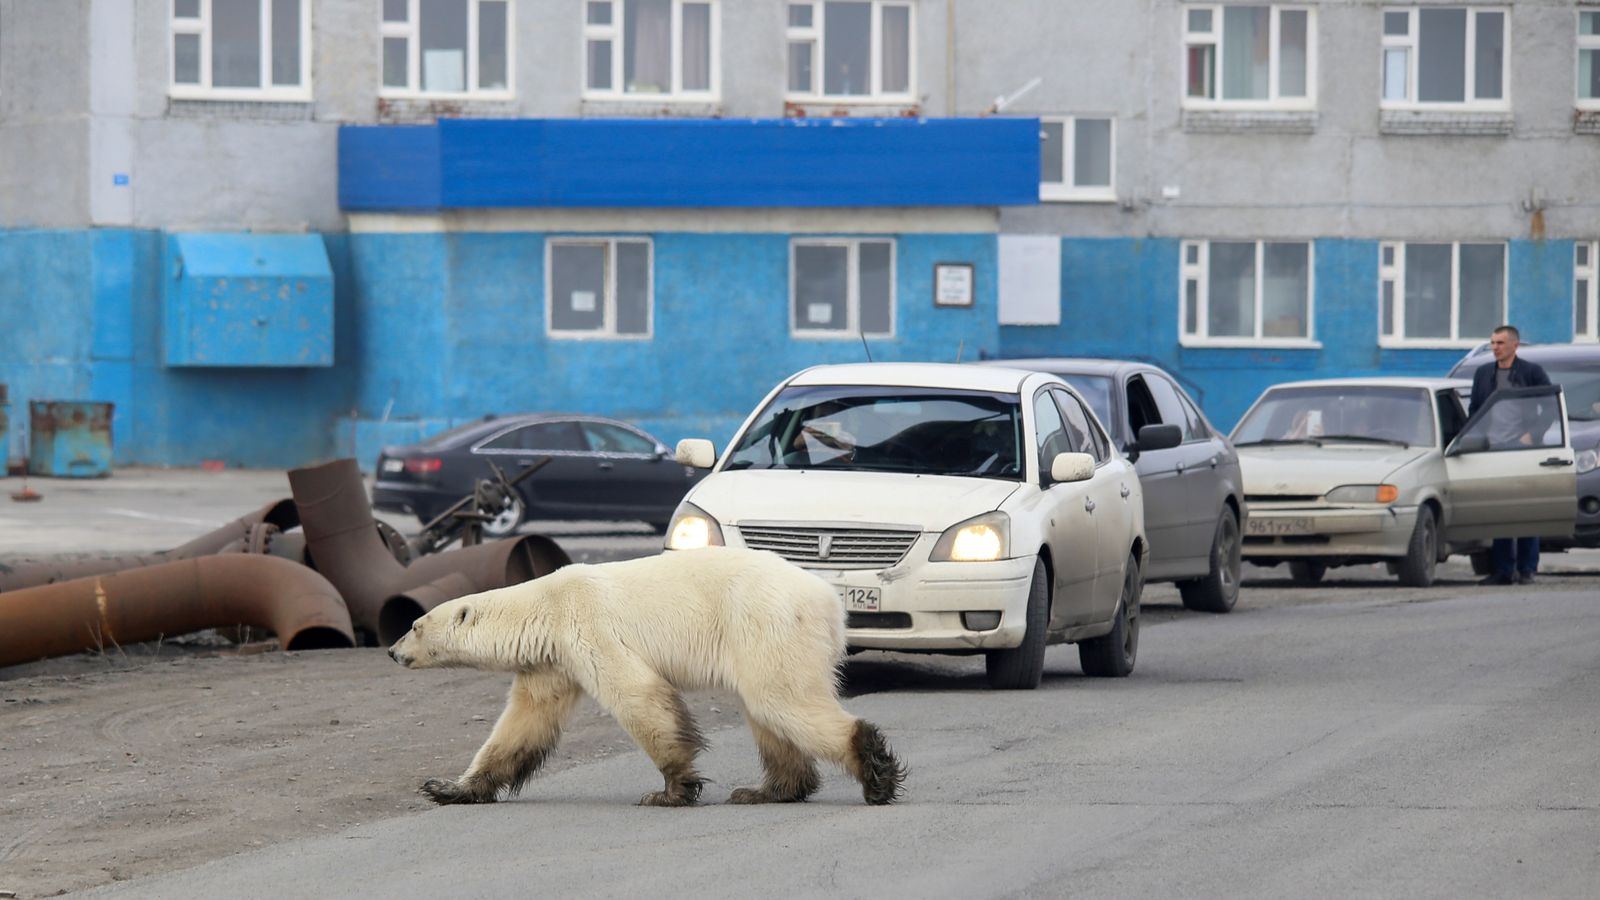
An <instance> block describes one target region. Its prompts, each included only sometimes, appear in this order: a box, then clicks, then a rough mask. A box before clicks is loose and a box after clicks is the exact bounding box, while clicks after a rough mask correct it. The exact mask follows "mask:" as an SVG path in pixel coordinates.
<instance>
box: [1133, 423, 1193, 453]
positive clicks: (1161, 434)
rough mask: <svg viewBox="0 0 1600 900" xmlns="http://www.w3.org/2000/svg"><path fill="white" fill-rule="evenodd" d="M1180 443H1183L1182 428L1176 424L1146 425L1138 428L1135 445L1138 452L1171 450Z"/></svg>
mask: <svg viewBox="0 0 1600 900" xmlns="http://www.w3.org/2000/svg"><path fill="white" fill-rule="evenodd" d="M1181 443H1183V429H1182V428H1179V427H1178V426H1176V425H1170V424H1165V425H1146V426H1144V427H1143V428H1141V429H1139V441H1138V444H1137V447H1138V450H1139V452H1140V453H1148V452H1150V451H1151V450H1171V449H1172V448H1173V447H1176V446H1178V445H1179V444H1181Z"/></svg>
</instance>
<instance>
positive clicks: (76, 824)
mask: <svg viewBox="0 0 1600 900" xmlns="http://www.w3.org/2000/svg"><path fill="white" fill-rule="evenodd" d="M1590 553H1591V554H1593V553H1594V551H1590ZM1558 559H1559V558H1558ZM1586 562H1590V563H1592V562H1600V557H1597V558H1596V559H1595V560H1592V561H1586ZM1552 568H1554V567H1552ZM1585 569H1586V571H1572V572H1566V573H1552V574H1551V575H1550V576H1541V578H1540V583H1539V584H1538V585H1537V586H1536V587H1535V588H1534V590H1539V591H1544V590H1564V591H1571V590H1578V591H1585V592H1593V594H1594V595H1595V596H1600V574H1596V573H1597V571H1600V565H1593V564H1589V565H1586V566H1585ZM1329 578H1330V581H1329V583H1327V584H1325V585H1322V586H1319V587H1317V588H1294V587H1291V586H1290V585H1289V583H1288V580H1287V579H1286V578H1283V577H1281V570H1280V574H1274V575H1273V576H1271V577H1269V578H1261V579H1258V580H1255V581H1252V582H1247V584H1246V593H1245V594H1244V595H1243V596H1242V597H1241V600H1240V609H1239V611H1237V612H1236V613H1235V614H1234V615H1248V614H1249V610H1250V609H1251V608H1266V607H1281V606H1298V605H1303V604H1310V603H1330V602H1349V601H1352V600H1371V599H1376V598H1381V599H1383V600H1384V601H1386V602H1394V603H1409V602H1428V601H1430V600H1436V599H1442V598H1444V597H1447V596H1452V595H1456V594H1458V593H1460V592H1461V591H1470V590H1473V587H1472V586H1471V585H1472V580H1473V576H1472V574H1471V571H1470V569H1468V568H1467V567H1466V566H1465V564H1464V563H1460V562H1454V561H1452V563H1450V564H1448V565H1446V566H1443V567H1441V583H1440V584H1438V585H1436V586H1435V587H1433V588H1422V589H1405V588H1398V587H1395V586H1394V582H1393V580H1392V579H1390V578H1387V577H1384V576H1383V575H1381V574H1380V572H1379V570H1378V569H1377V568H1376V567H1368V568H1367V569H1362V570H1338V574H1337V575H1334V574H1330V576H1329ZM1145 603H1146V606H1145V611H1144V619H1143V621H1144V622H1145V625H1146V627H1149V626H1159V625H1160V623H1162V622H1164V621H1171V620H1172V619H1175V618H1179V617H1182V616H1190V615H1200V614H1195V613H1188V612H1186V611H1185V610H1183V609H1182V607H1181V606H1179V605H1178V604H1177V596H1176V591H1174V590H1173V589H1172V587H1171V586H1170V585H1151V586H1149V587H1148V588H1147V589H1146V594H1145ZM909 660H915V662H910V661H909ZM924 661H926V662H924ZM935 661H940V662H935ZM885 663H886V664H885ZM913 667H915V668H918V669H922V670H923V672H924V673H931V675H927V676H926V677H933V678H936V679H945V680H946V681H945V682H944V683H947V684H948V683H952V682H950V681H948V680H949V679H954V683H958V684H960V685H961V686H962V687H963V689H965V688H966V687H968V686H969V685H970V687H971V688H972V689H975V690H981V678H980V677H979V676H978V673H979V672H981V670H982V663H981V660H975V659H968V658H962V657H906V656H903V655H898V654H863V655H862V656H860V657H853V658H852V661H851V665H850V666H849V667H848V668H847V672H846V677H847V690H848V691H849V692H852V693H859V692H861V691H863V690H868V691H870V690H894V689H896V688H898V687H902V686H905V685H908V684H910V682H903V681H902V679H904V678H907V677H912V678H914V677H918V676H917V675H914V674H909V673H910V672H911V670H912V669H913ZM863 670H866V671H867V672H868V673H869V674H867V675H866V676H864V677H863V675H862V672H863ZM885 671H887V672H888V673H889V674H883V673H884V672H885ZM508 684H509V681H508V679H507V677H506V676H504V675H497V674H487V673H479V672H471V671H460V670H447V671H421V672H411V671H407V670H405V669H403V668H401V667H400V666H398V665H396V664H395V663H394V662H393V661H391V660H390V659H389V658H388V656H387V655H386V654H385V653H384V651H383V650H382V649H378V648H359V649H352V650H321V651H305V652H299V653H282V652H279V651H278V649H277V646H276V644H275V643H273V642H270V641H269V642H265V643H247V644H232V643H229V642H226V641H224V640H222V639H221V638H220V637H218V636H217V635H216V634H215V633H213V632H203V633H201V634H200V635H198V636H189V637H187V638H184V639H180V640H179V641H164V642H161V643H158V644H143V645H138V646H133V647H122V648H111V649H109V650H108V651H107V652H105V653H95V654H80V655H77V656H71V657H62V658H58V659H51V660H44V661H41V662H36V663H29V664H25V665H19V666H11V667H6V668H0V892H4V891H14V892H15V893H16V896H17V897H19V898H33V897H42V896H51V895H54V894H59V893H65V892H68V891H74V890H80V889H84V888H89V887H93V886H95V885H100V884H105V883H109V882H113V881H121V880H126V879H130V878H138V877H141V876H146V875H153V874H157V873H161V872H169V871H173V870H177V869H183V868H188V867H191V866H195V865H199V864H201V863H204V862H207V861H210V860H214V859H219V858H223V857H226V856H230V855H232V854H235V853H239V852H242V851H247V850H251V849H253V848H256V847H260V846H263V845H267V844H272V843H277V842H283V841H289V840H293V839H296V838H301V837H305V836H308V835H315V834H319V833H322V832H323V831H324V830H338V829H342V828H345V827H348V826H351V825H357V824H361V823H366V822H372V821H376V820H380V819H385V818H389V817H395V816H404V815H408V814H415V813H418V812H421V811H423V810H425V809H429V808H431V806H430V804H429V803H428V802H427V801H426V800H424V799H423V798H422V797H421V796H420V795H418V794H417V793H416V788H417V786H418V785H419V784H421V783H422V782H423V781H424V780H425V779H427V778H430V777H435V776H447V777H454V776H456V775H457V774H459V773H460V772H461V770H462V769H464V768H465V767H466V766H467V764H468V762H470V760H471V758H472V754H473V752H474V751H475V750H476V749H477V748H478V746H479V745H480V744H481V743H482V741H483V739H484V738H485V737H486V736H487V735H488V733H489V731H490V729H491V728H492V727H493V725H494V721H495V718H496V716H497V715H498V713H499V710H500V707H501V705H502V702H503V700H504V696H505V691H506V688H507V686H508ZM687 699H688V702H689V705H690V708H691V710H692V712H693V713H694V716H695V718H696V719H697V720H698V721H699V722H700V723H701V727H702V728H703V729H704V730H705V732H706V733H707V734H708V735H712V736H713V740H714V739H715V737H714V734H715V732H716V731H719V730H722V729H725V728H730V727H736V726H742V724H743V720H742V715H741V712H740V710H739V708H738V705H737V701H736V700H735V699H734V698H732V697H731V696H726V695H720V694H715V693H698V694H690V695H688V697H687ZM634 751H635V747H634V744H633V742H632V741H631V740H630V739H629V738H628V736H627V735H626V734H625V733H624V732H623V731H622V730H621V728H620V727H619V726H617V724H616V723H615V722H614V721H613V720H612V719H611V718H610V717H609V716H607V715H606V714H605V713H604V712H602V711H601V710H600V709H599V707H598V706H596V705H595V704H594V703H593V702H592V701H588V700H585V701H584V703H583V705H581V706H580V707H579V710H578V712H577V714H576V715H575V716H574V718H573V720H572V722H571V725H570V728H569V729H568V730H567V732H566V734H565V736H564V738H563V740H562V743H561V746H560V748H559V749H558V750H557V752H556V753H555V754H553V755H552V756H551V758H550V760H549V761H548V763H547V766H548V767H549V768H550V769H554V770H558V769H563V768H568V767H571V766H575V765H579V764H582V763H584V762H586V761H591V760H594V759H597V758H601V757H606V756H609V755H612V754H620V753H633V752H634ZM638 759H639V767H638V778H637V784H638V789H639V792H640V793H643V792H645V791H647V790H652V789H654V788H655V787H657V786H658V785H659V782H658V781H657V778H658V776H657V775H656V773H655V771H654V769H653V768H652V767H651V766H650V763H649V762H648V760H647V759H646V758H645V757H644V756H643V755H639V756H638ZM727 787H731V786H727ZM529 790H530V792H533V791H537V790H538V785H537V781H535V783H534V784H533V786H531V787H530V788H529ZM708 796H709V795H708Z"/></svg>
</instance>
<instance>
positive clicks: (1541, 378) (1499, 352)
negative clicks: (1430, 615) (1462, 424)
mask: <svg viewBox="0 0 1600 900" xmlns="http://www.w3.org/2000/svg"><path fill="white" fill-rule="evenodd" d="M1521 345H1522V336H1521V335H1520V334H1518V332H1517V329H1515V328H1513V327H1512V326H1510V325H1501V326H1500V327H1499V328H1496V329H1495V330H1494V334H1492V335H1490V336H1489V349H1490V350H1491V351H1492V352H1493V353H1494V362H1490V363H1484V364H1483V365H1482V366H1479V367H1478V371H1477V372H1476V373H1474V374H1473V376H1472V400H1471V401H1470V403H1469V404H1468V412H1469V413H1475V412H1477V411H1478V410H1480V409H1482V408H1483V404H1485V403H1487V402H1488V401H1489V396H1490V395H1491V394H1493V393H1494V392H1495V391H1498V390H1500V389H1502V388H1508V387H1535V386H1538V385H1547V384H1549V383H1550V376H1549V375H1546V374H1545V371H1544V369H1543V368H1541V367H1540V366H1539V364H1538V363H1535V362H1529V361H1528V360H1525V359H1518V358H1517V348H1518V347H1519V346H1521ZM1501 406H1504V404H1501ZM1499 408H1500V407H1496V410H1498V409H1499ZM1494 413H1495V410H1491V411H1490V416H1493V415H1494ZM1507 413H1512V411H1511V410H1507ZM1489 424H1490V428H1489V431H1490V435H1491V438H1490V439H1491V441H1493V440H1495V438H1494V434H1495V432H1496V431H1497V430H1504V429H1503V428H1497V427H1496V423H1495V422H1494V421H1492V420H1491V421H1490V423H1489ZM1511 430H1513V431H1516V432H1518V434H1517V436H1516V439H1520V440H1521V441H1522V442H1523V443H1528V442H1529V440H1530V438H1529V437H1528V436H1527V435H1526V434H1524V433H1522V429H1521V428H1517V427H1515V425H1514V424H1513V426H1512V429H1511ZM1490 558H1491V559H1492V560H1493V561H1494V570H1493V571H1492V572H1490V573H1489V576H1488V577H1487V578H1485V579H1483V580H1482V581H1480V582H1478V583H1479V584H1532V583H1533V573H1534V572H1535V571H1536V570H1537V569H1538V568H1539V539H1538V538H1536V537H1525V538H1515V539H1513V538H1495V541H1494V545H1493V548H1492V550H1491V551H1490Z"/></svg>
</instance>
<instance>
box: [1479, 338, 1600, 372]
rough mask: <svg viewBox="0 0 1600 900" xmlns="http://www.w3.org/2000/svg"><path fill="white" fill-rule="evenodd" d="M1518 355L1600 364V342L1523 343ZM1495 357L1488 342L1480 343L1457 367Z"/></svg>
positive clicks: (1484, 361) (1538, 360) (1534, 360)
mask: <svg viewBox="0 0 1600 900" xmlns="http://www.w3.org/2000/svg"><path fill="white" fill-rule="evenodd" d="M1517 355H1518V356H1521V357H1525V358H1526V359H1527V360H1528V361H1529V362H1536V363H1546V362H1593V363H1596V364H1600V344H1579V343H1571V344H1523V345H1521V346H1519V347H1518V348H1517ZM1491 359H1494V354H1493V353H1491V352H1490V351H1489V345H1488V344H1487V343H1484V344H1479V345H1478V346H1476V347H1474V348H1472V350H1471V351H1469V352H1468V353H1467V355H1466V356H1464V357H1462V358H1461V360H1460V361H1459V362H1457V363H1456V365H1455V368H1460V367H1462V366H1474V365H1481V364H1483V363H1486V362H1488V361H1489V360H1491Z"/></svg>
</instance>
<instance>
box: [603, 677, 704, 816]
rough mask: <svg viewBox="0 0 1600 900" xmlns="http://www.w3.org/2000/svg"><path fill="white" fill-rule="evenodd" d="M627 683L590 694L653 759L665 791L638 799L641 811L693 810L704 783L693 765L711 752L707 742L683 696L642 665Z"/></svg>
mask: <svg viewBox="0 0 1600 900" xmlns="http://www.w3.org/2000/svg"><path fill="white" fill-rule="evenodd" d="M627 674H628V677H626V678H619V679H614V680H607V681H605V682H603V683H601V684H600V685H598V688H599V689H598V690H595V691H591V693H592V694H593V695H594V698H595V700H597V701H598V702H599V703H600V705H601V706H603V707H605V708H606V709H607V710H608V711H609V712H610V713H611V714H612V715H613V716H615V717H616V719H617V722H618V723H620V724H621V725H622V727H623V729H625V730H626V731H627V732H628V734H629V735H630V736H631V737H632V738H633V739H634V741H635V742H636V743H637V744H638V745H639V747H640V748H641V749H643V750H644V752H645V753H647V754H649V755H650V759H651V761H652V762H654V763H655V764H656V768H658V769H660V770H661V777H662V778H663V779H665V780H666V786H665V787H664V788H662V789H661V790H659V791H651V792H650V793H648V794H645V795H644V796H643V797H640V798H639V805H640V806H693V805H694V804H695V803H698V802H699V800H700V789H701V788H702V787H704V786H705V780H704V779H702V778H701V777H700V773H699V772H697V771H695V767H694V759H695V756H696V755H697V754H699V752H700V751H701V750H704V749H705V748H706V742H705V738H704V737H702V736H701V734H700V727H699V726H698V725H696V724H695V722H694V717H693V716H691V715H689V706H688V704H686V703H684V702H683V695H682V694H680V693H678V690H677V688H674V687H673V686H672V685H671V684H669V683H668V682H667V681H666V679H664V678H661V677H660V676H659V675H656V674H655V673H654V672H650V671H648V670H645V669H643V667H642V665H641V666H640V667H639V668H636V669H635V670H634V671H632V672H630V673H627Z"/></svg>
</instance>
